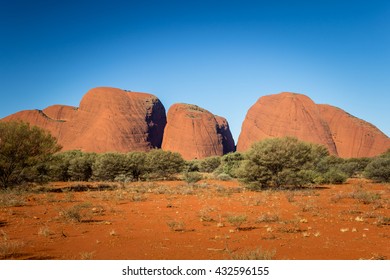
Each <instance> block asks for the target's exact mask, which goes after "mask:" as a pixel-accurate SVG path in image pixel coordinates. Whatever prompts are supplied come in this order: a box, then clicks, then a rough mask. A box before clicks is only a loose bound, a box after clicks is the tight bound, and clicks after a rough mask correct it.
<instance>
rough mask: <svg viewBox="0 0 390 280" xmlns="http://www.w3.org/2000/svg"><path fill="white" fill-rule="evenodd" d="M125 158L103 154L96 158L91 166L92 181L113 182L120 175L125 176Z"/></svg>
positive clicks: (113, 154) (118, 154) (121, 155)
mask: <svg viewBox="0 0 390 280" xmlns="http://www.w3.org/2000/svg"><path fill="white" fill-rule="evenodd" d="M126 171H127V157H126V155H125V154H120V153H105V154H100V155H98V156H97V157H96V160H95V161H94V163H93V164H92V174H93V179H94V180H97V181H114V180H115V178H116V177H117V176H119V175H121V174H126Z"/></svg>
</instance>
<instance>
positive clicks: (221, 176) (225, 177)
mask: <svg viewBox="0 0 390 280" xmlns="http://www.w3.org/2000/svg"><path fill="white" fill-rule="evenodd" d="M217 179H218V180H221V181H230V180H232V177H231V176H230V175H229V174H226V173H221V174H219V175H218V176H217Z"/></svg>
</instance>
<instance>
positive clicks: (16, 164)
mask: <svg viewBox="0 0 390 280" xmlns="http://www.w3.org/2000/svg"><path fill="white" fill-rule="evenodd" d="M60 149H61V147H60V146H59V145H58V144H57V140H56V139H55V138H53V137H52V136H51V135H50V133H49V132H47V131H44V130H43V129H41V128H39V127H36V126H30V125H29V124H28V123H24V122H18V121H12V122H0V187H3V188H7V187H9V186H10V185H13V184H17V183H19V182H20V181H21V179H23V177H25V178H28V176H22V175H23V173H25V172H26V171H27V170H28V168H31V167H33V166H34V165H36V164H38V163H41V162H45V161H47V160H48V158H50V156H51V155H52V154H54V153H56V152H58V151H59V150H60ZM30 179H31V180H34V179H35V178H34V177H32V178H30Z"/></svg>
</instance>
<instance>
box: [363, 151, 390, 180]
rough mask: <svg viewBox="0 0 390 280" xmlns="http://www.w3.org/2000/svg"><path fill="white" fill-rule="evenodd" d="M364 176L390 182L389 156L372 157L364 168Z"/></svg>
mask: <svg viewBox="0 0 390 280" xmlns="http://www.w3.org/2000/svg"><path fill="white" fill-rule="evenodd" d="M364 177H366V178H368V179H372V180H375V181H378V182H390V156H387V155H385V156H381V157H377V158H375V159H373V160H372V161H371V162H370V163H369V164H368V165H367V167H366V168H365V170H364Z"/></svg>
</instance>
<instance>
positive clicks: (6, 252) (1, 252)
mask: <svg viewBox="0 0 390 280" xmlns="http://www.w3.org/2000/svg"><path fill="white" fill-rule="evenodd" d="M23 246H24V243H23V242H19V241H10V240H2V241H0V259H13V258H15V257H17V256H18V254H19V253H20V250H21V248H22V247H23Z"/></svg>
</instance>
